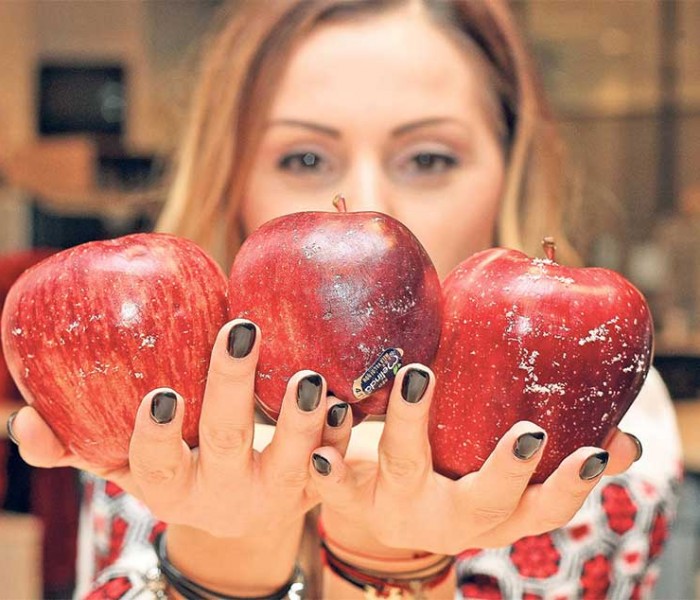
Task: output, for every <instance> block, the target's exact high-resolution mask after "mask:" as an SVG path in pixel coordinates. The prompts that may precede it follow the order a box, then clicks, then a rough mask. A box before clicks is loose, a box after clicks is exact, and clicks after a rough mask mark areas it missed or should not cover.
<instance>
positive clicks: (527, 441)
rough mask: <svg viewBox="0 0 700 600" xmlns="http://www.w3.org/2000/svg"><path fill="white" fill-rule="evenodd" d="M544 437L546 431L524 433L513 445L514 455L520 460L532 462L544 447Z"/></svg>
mask: <svg viewBox="0 0 700 600" xmlns="http://www.w3.org/2000/svg"><path fill="white" fill-rule="evenodd" d="M544 437H545V436H544V431H533V432H532V433H523V434H522V435H521V436H519V437H518V439H517V440H515V444H513V454H515V457H516V458H519V459H520V460H530V459H531V458H532V457H533V456H535V454H537V451H538V450H539V449H540V448H541V447H542V444H543V442H544Z"/></svg>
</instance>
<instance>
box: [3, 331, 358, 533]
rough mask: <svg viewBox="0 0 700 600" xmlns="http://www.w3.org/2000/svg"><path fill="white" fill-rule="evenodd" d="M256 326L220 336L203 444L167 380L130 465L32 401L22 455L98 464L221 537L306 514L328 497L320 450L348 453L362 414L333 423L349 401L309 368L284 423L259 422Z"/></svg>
mask: <svg viewBox="0 0 700 600" xmlns="http://www.w3.org/2000/svg"><path fill="white" fill-rule="evenodd" d="M251 327H252V324H250V323H249V322H247V321H243V320H236V321H232V322H231V323H229V324H227V325H226V326H224V327H223V328H222V329H221V331H220V332H219V334H218V336H217V339H216V343H215V345H214V348H213V351H212V357H211V363H210V367H209V375H208V379H207V385H206V391H205V394H204V401H203V405H202V414H201V419H200V423H199V447H198V448H196V449H190V448H189V447H188V446H187V444H185V442H184V441H183V440H182V433H181V427H182V420H183V414H184V410H185V406H184V402H183V399H182V398H181V397H180V396H179V395H178V394H176V393H174V391H173V390H170V389H167V388H161V389H158V390H153V391H152V392H150V393H149V394H147V395H146V397H145V398H144V399H143V401H142V402H141V405H140V406H139V409H138V413H137V416H136V423H135V426H134V432H133V434H132V437H131V444H130V448H129V464H128V466H127V467H124V468H121V469H116V470H104V469H99V468H93V467H92V466H91V465H89V464H86V463H85V462H84V461H82V460H80V459H79V458H78V457H76V456H75V455H73V454H71V453H69V452H67V451H66V449H65V448H64V447H63V446H62V445H61V444H60V442H59V441H58V439H57V438H56V437H55V436H54V435H53V433H52V432H51V430H50V429H49V427H48V425H47V424H46V423H45V422H44V421H43V420H42V419H41V418H40V417H39V415H38V413H37V412H36V411H35V410H34V409H33V408H31V407H25V408H23V409H22V410H21V411H20V412H19V413H18V414H17V416H16V417H15V418H14V420H13V423H12V432H13V434H14V437H15V438H16V439H17V441H18V443H19V448H20V453H21V455H22V457H23V458H24V460H26V461H27V462H28V463H29V464H32V465H35V466H39V467H54V466H73V467H76V468H80V469H85V470H87V471H91V472H93V473H95V474H97V475H99V476H100V477H104V478H107V479H110V480H112V481H114V482H115V483H116V484H117V485H119V486H120V487H122V488H123V489H125V490H126V491H127V492H129V493H131V494H133V495H135V496H136V497H137V498H139V499H140V500H142V501H143V502H144V503H145V504H146V505H147V506H148V508H149V509H150V510H151V511H152V512H153V514H154V516H155V517H156V518H158V519H160V520H163V521H165V522H167V523H169V524H179V525H186V526H189V527H193V528H196V529H199V530H201V531H204V532H208V533H210V534H212V535H215V536H218V537H242V536H248V535H255V536H259V535H261V534H264V533H265V532H268V531H272V530H274V529H275V528H277V527H284V526H285V525H286V524H288V523H291V522H293V521H295V520H298V519H299V518H300V517H301V516H302V515H303V514H304V513H305V512H306V511H308V510H309V509H310V508H312V507H313V506H314V505H315V504H317V503H318V496H317V495H316V493H315V490H314V488H313V486H310V485H308V484H309V481H310V477H309V471H308V467H307V465H308V463H309V460H310V457H311V453H312V452H313V450H314V449H315V448H317V447H318V446H320V445H326V446H327V447H328V448H329V449H330V448H332V449H333V451H334V452H336V453H337V456H341V455H342V454H344V452H345V449H346V447H347V443H348V439H349V434H350V426H351V421H352V419H344V421H343V422H342V424H341V425H340V426H336V427H331V426H329V425H328V424H327V421H328V416H329V410H331V409H332V413H333V415H332V418H331V421H332V422H337V421H338V416H339V415H344V414H346V413H347V412H348V411H347V405H345V404H342V403H340V402H338V401H337V400H336V399H335V398H328V399H327V398H326V384H325V381H324V380H323V378H322V377H320V376H319V375H317V374H315V373H313V372H311V371H303V372H300V373H297V374H296V375H294V376H293V377H292V378H291V379H290V381H289V385H288V387H287V391H286V394H285V397H284V400H283V403H282V410H281V414H280V417H279V421H278V423H277V426H276V427H274V428H273V427H271V426H264V425H263V426H258V427H257V428H256V427H255V425H254V394H253V389H254V383H255V367H256V363H257V357H258V351H259V346H260V331H259V329H258V328H257V327H254V329H251ZM251 332H254V335H251ZM228 349H230V350H228ZM234 356H239V358H234ZM254 431H255V434H256V437H259V438H262V439H260V440H256V447H259V448H260V450H257V449H254ZM258 434H261V435H258ZM266 442H269V443H266Z"/></svg>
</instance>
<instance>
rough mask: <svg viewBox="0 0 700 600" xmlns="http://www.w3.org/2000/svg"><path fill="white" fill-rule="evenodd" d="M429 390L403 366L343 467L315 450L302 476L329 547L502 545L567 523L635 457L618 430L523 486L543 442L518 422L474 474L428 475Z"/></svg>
mask: <svg viewBox="0 0 700 600" xmlns="http://www.w3.org/2000/svg"><path fill="white" fill-rule="evenodd" d="M426 384H427V385H426ZM433 388H434V375H433V374H432V373H431V372H430V371H429V370H428V369H427V368H425V367H423V366H421V365H408V366H406V367H404V368H403V369H401V371H400V372H399V373H398V374H397V377H396V380H395V383H394V386H393V390H392V393H391V398H390V400H389V407H388V412H387V415H386V423H385V424H384V427H383V430H382V427H381V424H380V423H376V422H370V423H363V424H361V425H360V426H358V427H356V428H355V430H354V431H353V437H352V440H351V444H350V448H349V449H348V453H347V456H346V458H345V460H344V459H343V457H342V456H341V455H340V454H339V453H338V452H337V451H336V450H335V449H333V448H330V447H323V448H320V449H318V450H316V452H315V453H314V456H313V458H312V462H311V464H312V466H313V468H311V469H310V470H311V471H312V474H313V478H314V482H315V484H316V486H317V489H318V490H319V492H320V494H321V497H322V502H323V505H322V506H323V508H322V517H323V521H324V527H325V529H326V531H327V532H328V535H329V537H330V538H331V539H332V540H334V541H336V542H337V543H339V544H341V545H344V546H346V547H349V548H354V549H358V550H359V549H362V552H364V553H367V554H371V555H374V556H397V555H399V556H400V555H402V554H406V553H407V552H406V551H404V552H403V553H402V552H401V551H400V550H399V551H397V550H396V549H405V550H423V551H430V552H434V553H437V554H458V553H459V552H461V551H463V550H466V549H469V548H489V547H500V546H506V545H509V544H511V543H512V542H514V541H516V540H518V539H520V538H522V537H525V536H529V535H536V534H539V533H543V532H545V531H549V530H552V529H556V528H558V527H561V526H563V525H565V524H566V523H568V522H569V521H570V520H571V518H572V517H573V516H574V514H575V513H576V512H577V511H578V509H579V508H580V507H581V505H582V504H583V502H584V500H585V499H586V497H587V496H588V494H589V493H590V492H591V490H592V489H593V487H594V486H595V485H596V483H597V482H598V480H599V479H600V476H601V475H602V473H603V471H604V470H605V471H606V473H608V474H613V473H620V472H622V471H624V470H626V469H627V468H628V467H629V466H630V464H631V463H632V462H633V461H634V460H635V459H636V458H638V454H639V446H638V442H636V443H635V441H634V439H633V438H632V437H631V436H628V435H626V434H623V433H622V432H619V431H618V432H617V434H616V435H615V436H614V437H613V439H612V441H611V443H610V444H609V446H608V448H607V452H605V451H603V450H602V449H600V448H580V449H579V450H577V451H576V452H574V453H573V454H571V455H570V456H569V457H567V458H566V459H565V460H564V461H563V462H562V464H561V465H560V466H559V467H558V468H557V470H556V471H555V472H554V473H553V474H552V475H551V476H550V477H549V478H548V479H547V480H546V481H545V482H544V483H542V484H538V485H530V486H528V481H529V479H530V477H531V476H532V474H533V472H534V471H535V468H536V467H537V464H538V463H539V461H540V458H541V457H542V451H543V448H544V447H545V444H546V439H545V435H544V431H543V430H542V429H541V428H539V427H537V426H536V425H534V424H533V423H529V422H520V423H517V424H516V425H514V426H513V427H512V428H511V429H510V430H509V431H508V433H506V435H504V436H503V438H502V439H501V440H500V441H499V443H498V445H497V447H496V449H495V450H494V452H493V453H492V454H491V456H489V458H488V459H487V460H486V462H485V463H484V465H483V466H482V468H481V469H480V470H479V471H477V472H474V473H470V474H468V475H466V476H464V477H462V478H461V479H459V480H457V481H453V480H451V479H448V478H446V477H444V476H442V475H440V474H438V473H436V472H434V471H433V468H432V460H431V453H430V444H429V441H428V434H427V432H428V416H429V409H430V402H431V397H432V393H433ZM404 396H405V397H408V401H407V400H406V399H405V398H404ZM411 400H413V402H411ZM358 434H359V435H358ZM379 436H380V437H379ZM378 437H379V444H378V448H377V443H376V440H377V438H378Z"/></svg>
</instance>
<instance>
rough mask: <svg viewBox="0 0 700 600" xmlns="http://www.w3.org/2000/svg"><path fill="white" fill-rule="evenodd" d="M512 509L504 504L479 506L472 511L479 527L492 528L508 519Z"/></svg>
mask: <svg viewBox="0 0 700 600" xmlns="http://www.w3.org/2000/svg"><path fill="white" fill-rule="evenodd" d="M511 514H512V510H511V509H510V508H506V507H502V506H477V507H476V508H475V509H474V511H473V512H472V518H473V519H474V521H475V523H476V525H477V527H479V528H491V527H495V526H496V525H500V524H501V523H503V522H504V521H506V520H508V518H509V517H510V515H511Z"/></svg>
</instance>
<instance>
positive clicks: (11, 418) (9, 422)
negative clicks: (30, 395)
mask: <svg viewBox="0 0 700 600" xmlns="http://www.w3.org/2000/svg"><path fill="white" fill-rule="evenodd" d="M16 416H17V411H15V412H13V413H12V414H11V415H10V416H9V417H8V418H7V437H9V438H10V439H11V440H12V441H13V442H14V443H15V444H17V445H18V446H19V441H18V440H17V438H16V437H15V433H14V431H12V423H14V422H15V417H16Z"/></svg>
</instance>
